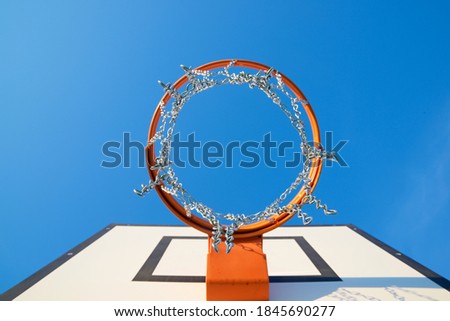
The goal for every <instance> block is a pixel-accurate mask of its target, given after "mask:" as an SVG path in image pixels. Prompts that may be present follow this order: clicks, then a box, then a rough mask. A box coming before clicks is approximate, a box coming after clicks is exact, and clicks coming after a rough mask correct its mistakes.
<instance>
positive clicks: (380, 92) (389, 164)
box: [0, 0, 450, 292]
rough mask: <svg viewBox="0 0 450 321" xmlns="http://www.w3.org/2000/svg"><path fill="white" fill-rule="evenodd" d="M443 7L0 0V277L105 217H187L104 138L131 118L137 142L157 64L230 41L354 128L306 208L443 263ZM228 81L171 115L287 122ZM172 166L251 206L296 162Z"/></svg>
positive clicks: (249, 123) (37, 260)
mask: <svg viewBox="0 0 450 321" xmlns="http://www.w3.org/2000/svg"><path fill="white" fill-rule="evenodd" d="M449 9H450V7H449V4H448V2H447V1H433V2H430V1H345V0H341V1H317V0H310V1H277V2H275V1H262V0H259V1H223V2H212V1H195V2H194V1H103V2H102V1H79V0H78V1H64V2H61V1H40V2H36V1H2V2H1V4H0V108H1V117H0V131H1V137H2V143H1V145H2V149H1V150H2V153H1V158H0V164H1V176H0V197H1V201H0V218H1V223H0V292H3V291H5V290H7V289H8V288H9V287H11V286H13V285H15V284H16V283H18V282H19V281H21V280H23V279H24V278H26V277H27V276H29V275H30V274H32V273H33V272H35V271H36V270H38V269H39V268H41V267H43V266H44V265H46V264H47V263H49V262H51V261H53V260H54V259H55V258H57V257H58V256H59V255H61V254H62V253H64V252H65V251H66V250H68V249H70V248H71V247H73V246H75V245H77V244H79V243H80V242H82V241H83V240H85V239H86V238H88V237H89V236H90V235H92V234H94V233H95V232H97V231H98V230H100V229H101V228H103V227H104V226H106V225H107V224H109V223H144V224H178V223H179V222H178V221H177V219H176V218H175V217H174V216H173V215H172V214H171V213H170V212H169V211H168V210H167V209H166V208H165V207H164V205H163V204H162V203H161V202H160V200H159V198H158V197H157V196H156V195H155V194H152V195H149V196H148V197H146V198H145V199H140V198H138V197H136V196H134V194H133V193H132V189H133V188H135V187H137V186H138V185H139V184H140V183H142V182H145V181H146V180H147V171H146V169H143V168H139V167H138V161H137V158H136V154H133V157H134V158H132V162H131V168H124V167H123V166H121V167H118V168H115V169H105V168H102V167H101V166H100V163H101V161H102V160H104V159H105V157H104V156H103V155H102V152H101V149H102V145H103V143H105V142H106V141H110V140H117V141H120V140H121V139H122V135H123V133H124V132H129V133H131V137H132V139H133V140H140V141H142V142H145V141H146V134H147V128H148V124H149V121H150V118H151V115H152V113H153V110H154V108H155V106H156V104H157V102H158V101H159V99H160V97H161V95H162V89H161V88H160V86H159V85H158V84H157V83H156V81H157V80H163V81H166V82H168V81H174V80H176V79H177V78H178V77H180V76H181V75H182V71H181V69H180V68H179V67H178V66H179V64H185V65H188V66H198V65H201V64H203V63H206V62H209V61H213V60H217V59H224V58H241V59H250V60H255V61H259V62H262V63H264V64H267V65H270V66H273V67H275V68H276V69H279V70H280V71H282V72H284V73H285V74H286V75H288V76H289V77H290V78H291V79H292V80H294V81H295V82H296V83H297V84H298V85H299V86H300V87H301V88H302V90H303V91H304V93H305V94H306V96H307V97H308V99H309V100H310V102H311V104H312V106H313V107H314V110H315V111H316V114H317V117H318V119H319V124H320V127H321V132H322V135H324V133H325V131H333V133H334V139H335V140H349V143H348V144H347V145H346V147H345V148H344V149H343V150H342V156H343V157H344V159H345V160H346V162H347V163H348V164H349V167H346V168H341V167H339V166H333V167H331V168H325V169H324V171H323V174H322V177H321V180H320V182H319V186H318V188H317V195H318V196H319V197H320V198H322V199H324V200H325V201H326V202H327V203H328V204H329V205H330V206H331V207H333V208H336V209H337V210H339V215H338V216H336V217H325V216H324V215H323V214H322V213H321V212H318V211H315V210H314V209H309V211H308V213H309V214H311V215H312V216H314V224H337V223H353V224H355V225H357V226H358V227H360V228H362V229H363V230H365V231H367V232H368V233H370V234H372V235H373V236H375V237H377V238H379V239H381V240H382V241H384V242H386V243H388V244H389V245H391V246H393V247H395V248H397V249H398V250H400V251H402V252H404V253H405V254H406V255H408V256H410V257H412V258H413V259H415V260H417V261H419V262H420V263H422V264H424V265H425V266H427V267H429V268H431V269H432V270H434V271H436V272H437V273H440V274H442V275H443V276H445V277H446V278H450V264H449V262H450V251H449V247H448V244H449V241H450V237H449V228H450V216H449V215H448V209H449V208H450V198H449V192H450V169H449V166H448V164H449V163H450V140H449V137H450V42H449V41H448V40H449V30H450V20H449V19H448V15H449V12H450V10H449ZM231 91H232V90H231ZM216 94H217V95H219V96H220V93H219V92H217V93H212V92H211V94H210V93H205V98H204V99H214V97H216ZM213 96H214V97H213ZM225 96H226V97H225V98H223V99H224V100H223V101H222V103H223V104H224V105H223V106H225V107H223V106H222V105H220V104H219V103H217V104H215V103H213V104H209V105H207V106H205V105H204V104H201V103H198V104H197V105H193V106H192V107H193V108H190V109H186V110H185V111H184V113H183V114H182V115H181V116H180V126H179V130H180V131H182V132H183V133H188V132H189V130H190V131H193V130H196V131H197V133H198V135H199V137H200V138H201V139H202V140H206V139H217V140H220V141H228V140H231V139H244V138H245V139H247V138H253V139H262V135H263V134H264V133H267V132H269V131H271V132H272V133H273V135H274V136H276V137H278V139H285V138H286V137H291V135H292V137H295V132H294V131H293V130H292V128H291V127H290V126H288V125H286V120H285V119H284V118H283V116H282V115H281V112H279V113H278V111H276V110H274V109H269V108H267V109H264V108H258V107H259V106H255V104H254V103H252V99H253V98H254V96H255V95H254V94H253V92H250V93H249V92H248V91H245V92H240V91H239V90H238V89H236V90H235V92H233V94H232V95H229V96H228V95H225ZM222 97H223V96H222ZM231 98H233V99H231ZM236 98H238V99H237V100H236ZM236 101H238V103H236ZM199 102H200V100H199ZM221 106H222V107H221ZM195 107H197V108H195ZM214 108H216V109H214ZM224 108H228V109H227V110H226V111H224ZM206 111H209V112H208V114H206V113H205V112H206ZM228 111H230V112H228ZM230 113H233V115H230ZM180 176H181V177H182V178H183V181H184V182H186V185H187V186H189V187H190V189H191V190H192V191H193V193H195V195H198V197H199V198H201V199H202V200H204V201H205V202H206V203H208V204H211V205H212V206H214V207H218V208H219V209H224V210H226V209H231V210H235V211H250V210H256V209H259V208H261V207H263V206H265V205H266V204H267V203H268V202H269V201H270V200H271V199H273V198H274V196H275V195H276V194H277V193H278V192H279V190H280V188H281V187H282V186H286V185H287V184H288V182H290V181H291V180H292V177H293V172H292V170H284V169H283V168H276V169H270V168H266V167H264V166H260V167H258V168H256V169H254V170H252V171H249V170H243V169H224V168H222V169H218V170H216V171H212V170H210V169H204V168H201V169H196V170H191V169H186V170H185V171H182V172H180ZM210 179H213V180H214V185H211V186H208V185H207V184H211V183H210V181H209V180H210ZM205 186H208V188H205ZM243 195H247V196H246V197H244V196H243ZM290 224H300V222H299V221H298V220H295V219H293V220H291V222H290Z"/></svg>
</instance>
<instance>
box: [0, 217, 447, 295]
mask: <svg viewBox="0 0 450 321" xmlns="http://www.w3.org/2000/svg"><path fill="white" fill-rule="evenodd" d="M207 244H208V242H207V238H206V236H205V235H204V234H202V233H200V232H198V231H196V230H194V229H192V228H190V227H182V226H143V225H110V226H108V227H107V228H105V229H104V230H102V231H100V232H99V233H97V234H96V235H94V236H93V237H91V238H90V239H88V240H86V241H85V242H83V243H82V244H80V245H79V246H77V247H75V248H74V249H72V250H70V251H68V252H67V253H65V254H64V255H63V256H62V257H60V258H58V259H57V260H55V261H54V262H52V263H50V264H49V265H48V266H46V267H44V268H43V269H42V270H40V271H38V272H36V273H35V274H34V275H32V276H31V277H30V278H28V279H26V280H24V281H23V282H21V283H19V284H18V285H17V286H15V287H13V288H12V289H10V290H8V291H6V292H5V293H4V294H2V295H0V299H2V300H169V301H173V300H205V298H206V286H205V274H206V253H207V250H208V249H207ZM263 247H264V252H265V253H266V254H267V261H268V270H269V278H270V299H271V300H307V301H308V300H450V292H449V289H450V282H449V281H448V280H446V279H445V278H443V277H441V276H439V275H437V274H436V273H434V272H432V271H430V270H429V269H427V268H425V267H424V266H422V265H420V264H419V263H417V262H415V261H413V260H412V259H410V258H408V257H406V256H404V255H402V254H401V253H399V252H397V251H395V250H394V249H392V248H390V247H389V246H387V245H386V244H384V243H382V242H380V241H378V240H376V239H375V238H373V237H371V236H370V235H368V234H366V233H365V232H363V231H361V230H360V229H358V228H357V227H355V226H353V225H342V226H298V227H297V226H296V227H281V228H278V229H276V230H274V231H272V232H270V233H267V234H266V235H264V245H263Z"/></svg>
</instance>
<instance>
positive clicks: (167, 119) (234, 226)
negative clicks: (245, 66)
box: [134, 61, 336, 253]
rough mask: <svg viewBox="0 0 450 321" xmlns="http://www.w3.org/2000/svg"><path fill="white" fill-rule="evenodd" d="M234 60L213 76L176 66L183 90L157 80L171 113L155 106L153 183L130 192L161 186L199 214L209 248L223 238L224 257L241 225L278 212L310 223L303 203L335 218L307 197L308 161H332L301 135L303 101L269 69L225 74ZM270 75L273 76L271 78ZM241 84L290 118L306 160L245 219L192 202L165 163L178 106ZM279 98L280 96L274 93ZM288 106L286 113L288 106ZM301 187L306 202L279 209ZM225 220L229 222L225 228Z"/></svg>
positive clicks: (146, 190) (215, 246) (179, 108)
mask: <svg viewBox="0 0 450 321" xmlns="http://www.w3.org/2000/svg"><path fill="white" fill-rule="evenodd" d="M234 64H235V61H231V62H230V63H229V64H228V65H227V66H226V67H225V68H222V69H219V70H218V71H204V70H197V69H191V68H188V67H186V66H183V65H181V68H182V69H183V70H184V72H185V74H186V77H187V79H188V83H187V85H186V86H184V87H183V88H182V89H183V90H182V91H180V90H176V89H175V88H174V87H173V85H171V84H170V83H168V84H164V83H162V82H161V81H159V84H160V85H161V86H162V87H163V89H164V91H165V92H166V93H169V94H170V96H171V98H172V100H173V102H172V105H171V106H172V108H171V109H170V110H166V107H167V106H165V104H164V103H163V102H162V101H161V102H160V104H159V108H160V113H161V118H160V123H161V124H160V126H159V128H158V130H157V131H156V133H155V134H154V136H153V137H151V138H150V140H149V142H148V144H149V145H152V144H156V142H158V141H159V144H160V149H159V154H158V155H157V157H156V159H155V165H154V166H152V168H151V169H152V170H157V174H156V178H155V180H154V181H152V180H150V181H149V183H148V184H147V185H145V184H142V185H141V189H135V190H134V192H135V193H136V194H137V195H139V196H144V195H145V194H147V193H149V192H150V191H151V190H152V189H154V188H155V186H157V185H159V186H161V189H162V190H163V191H164V192H166V193H169V194H171V195H173V196H174V197H175V198H176V199H177V200H178V201H179V202H180V203H181V204H182V205H183V207H184V209H185V211H186V215H187V216H188V217H191V216H192V215H193V212H196V213H198V214H199V215H200V216H201V217H203V218H204V219H206V220H207V221H208V222H209V223H210V224H211V225H212V247H213V248H214V249H215V250H216V251H218V245H219V244H220V243H221V241H222V237H223V238H224V239H225V245H226V252H227V253H229V252H230V251H231V249H232V247H233V240H234V237H233V234H234V232H235V231H236V230H238V229H239V228H240V227H241V226H243V225H248V224H252V223H257V222H260V221H263V220H270V219H273V217H274V216H276V215H280V214H282V213H286V212H288V213H290V214H296V215H297V217H299V218H300V219H302V222H303V224H305V225H306V224H309V223H311V221H312V217H310V216H308V215H307V214H306V213H304V212H303V211H302V207H303V205H305V204H315V206H316V208H317V209H322V210H323V211H324V213H325V214H326V215H330V214H335V213H336V211H335V210H331V209H328V207H327V206H326V205H325V204H322V203H321V201H320V200H318V199H317V198H316V197H315V196H313V195H312V194H311V180H310V178H309V177H308V175H309V172H310V169H311V166H312V164H313V161H314V160H315V159H316V160H319V159H333V158H334V154H332V153H327V152H326V151H325V150H324V149H323V148H322V147H321V146H317V147H316V146H314V145H311V144H310V143H309V142H308V138H307V135H306V130H305V126H304V123H303V121H302V120H301V111H300V110H299V103H300V104H302V105H307V104H309V102H308V101H306V100H302V99H298V98H297V97H296V96H295V95H294V94H293V93H292V92H291V91H290V90H289V89H288V88H287V87H286V85H285V84H284V82H283V79H282V76H281V75H280V74H279V73H278V72H274V70H273V68H270V69H269V70H266V71H263V70H259V71H257V72H256V73H254V74H252V73H247V72H245V71H240V72H239V73H230V69H232V68H234ZM273 76H275V77H273ZM226 84H231V85H244V84H247V85H248V86H249V87H250V88H251V89H253V88H258V89H259V90H261V91H263V92H264V93H265V94H266V95H267V97H268V98H269V99H271V100H272V102H273V103H274V104H276V105H277V106H279V107H280V109H281V110H282V111H283V113H284V114H285V115H286V116H287V117H288V118H289V121H290V123H291V125H292V126H293V127H294V128H295V130H296V131H297V132H298V134H299V136H300V139H301V144H300V148H301V151H302V154H303V155H304V157H305V162H304V164H303V169H302V170H301V171H300V173H299V174H298V176H297V177H296V179H295V180H294V182H292V183H291V185H290V186H289V187H288V188H286V189H285V190H284V191H283V193H282V194H281V195H280V196H279V197H278V198H277V199H275V200H274V201H273V202H272V203H271V204H270V205H269V206H267V207H266V208H265V209H264V210H261V211H259V212H256V213H253V214H250V215H245V214H232V213H226V214H224V213H219V212H216V211H214V210H213V209H211V208H210V207H208V206H206V205H205V204H203V203H201V202H199V201H197V200H196V199H195V198H193V197H192V195H190V194H189V192H188V191H187V190H186V189H185V188H184V187H183V186H182V183H180V182H179V181H178V177H177V176H176V174H175V171H174V170H173V167H172V162H171V161H170V149H171V144H172V141H173V137H172V136H173V132H174V129H175V125H176V121H177V119H178V116H179V114H180V112H181V110H182V108H183V106H184V105H185V104H186V103H187V102H188V101H189V100H190V99H191V98H192V97H193V96H194V95H196V94H198V93H200V92H202V91H204V90H207V89H209V88H212V87H214V86H221V85H226ZM277 92H278V93H280V94H282V95H281V96H280V95H279V94H278V93H277ZM283 96H284V97H286V98H287V100H288V101H289V103H288V104H286V103H284V102H283V99H282V97H283ZM289 105H290V107H291V109H290V108H289V107H288V106H289ZM300 185H303V188H304V189H305V193H306V194H305V197H304V198H303V200H302V203H301V204H290V205H289V204H287V205H282V204H283V203H284V202H285V201H286V198H287V197H288V196H289V194H291V193H292V192H293V191H294V190H297V189H298V188H299V186H300ZM224 220H227V221H230V222H231V223H229V224H226V223H225V222H224Z"/></svg>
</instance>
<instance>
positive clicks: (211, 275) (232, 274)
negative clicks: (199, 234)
mask: <svg viewBox="0 0 450 321" xmlns="http://www.w3.org/2000/svg"><path fill="white" fill-rule="evenodd" d="M206 299H207V300H208V301H266V300H269V275H268V272H267V260H266V255H265V254H264V253H263V248H262V236H257V237H253V238H247V239H236V240H235V241H234V247H233V249H232V250H231V252H230V253H229V254H226V252H225V244H224V242H222V243H220V244H219V252H216V251H215V250H214V249H213V248H212V246H211V237H209V250H208V257H207V268H206Z"/></svg>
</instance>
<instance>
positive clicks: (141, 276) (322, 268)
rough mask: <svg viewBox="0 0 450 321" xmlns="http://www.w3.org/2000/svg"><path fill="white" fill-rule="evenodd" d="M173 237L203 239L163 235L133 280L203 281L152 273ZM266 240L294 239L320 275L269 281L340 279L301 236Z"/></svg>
mask: <svg viewBox="0 0 450 321" xmlns="http://www.w3.org/2000/svg"><path fill="white" fill-rule="evenodd" d="M174 239H182V240H192V239H196V240H198V239H204V240H206V239H207V238H206V237H201V236H164V237H162V238H161V240H160V241H159V243H158V245H156V247H155V249H154V250H153V251H152V253H151V254H150V256H149V257H148V259H147V260H146V261H145V263H144V265H142V267H141V268H140V269H139V272H138V273H137V274H136V276H135V277H134V278H133V281H144V282H145V281H146V282H199V283H201V282H205V279H206V277H205V276H193V275H154V274H153V272H154V271H155V269H156V267H157V266H158V264H159V262H160V261H161V259H162V257H163V255H164V253H165V252H166V250H167V248H168V247H169V245H170V242H171V241H172V240H174ZM264 239H266V240H273V239H289V240H294V241H296V243H297V244H298V246H299V247H300V248H301V249H302V250H303V252H304V253H305V254H306V255H307V256H308V258H309V259H310V260H311V262H312V263H313V264H314V266H315V267H316V268H317V270H318V271H319V273H320V275H286V276H278V275H277V276H269V281H270V282H271V283H294V282H331V281H342V280H341V278H339V276H338V275H337V274H336V273H335V272H334V271H333V269H332V268H331V267H330V266H329V265H328V264H327V263H326V262H325V260H324V259H323V258H322V257H321V256H320V255H319V253H317V251H316V250H314V248H313V247H312V246H311V245H310V244H309V243H308V242H307V241H306V239H305V238H304V237H301V236H280V237H277V236H272V237H270V236H269V237H265V238H264Z"/></svg>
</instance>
